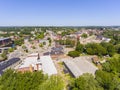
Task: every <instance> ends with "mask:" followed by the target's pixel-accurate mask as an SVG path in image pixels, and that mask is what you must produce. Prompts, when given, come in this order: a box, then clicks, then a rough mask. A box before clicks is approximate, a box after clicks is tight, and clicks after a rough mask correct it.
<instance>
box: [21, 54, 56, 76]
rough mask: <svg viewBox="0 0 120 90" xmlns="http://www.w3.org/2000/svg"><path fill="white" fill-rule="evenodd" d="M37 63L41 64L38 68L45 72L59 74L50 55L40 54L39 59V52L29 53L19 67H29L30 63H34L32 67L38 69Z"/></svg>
mask: <svg viewBox="0 0 120 90" xmlns="http://www.w3.org/2000/svg"><path fill="white" fill-rule="evenodd" d="M37 64H39V65H41V66H39V68H38V70H42V71H43V73H45V74H48V75H52V74H57V70H56V67H55V65H54V63H53V61H52V59H51V57H50V56H49V55H47V56H40V59H38V53H34V54H31V55H29V56H28V57H27V58H26V59H25V60H24V61H23V63H22V64H21V66H20V67H19V69H21V68H26V67H29V66H30V65H32V67H34V69H35V70H36V69H37V67H36V65H37Z"/></svg>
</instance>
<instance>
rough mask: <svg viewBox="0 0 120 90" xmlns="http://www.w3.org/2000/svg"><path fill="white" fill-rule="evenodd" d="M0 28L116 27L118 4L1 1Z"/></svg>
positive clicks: (119, 15)
mask: <svg viewBox="0 0 120 90" xmlns="http://www.w3.org/2000/svg"><path fill="white" fill-rule="evenodd" d="M0 2H1V3H0V11H1V13H0V18H1V20H0V27H6V26H8V27H9V26H10V27H14V26H21V27H24V26H25V27H26V26H38V27H40V26H43V27H49V26H52V27H58V26H59V27H63V26H65V27H82V26H85V27H86V26H87V27H89V26H120V12H119V8H120V6H119V4H120V1H119V0H100V1H98V0H90V1H88V0H74V1H73V0H57V1H56V0H51V1H50V0H40V1H34V0H13V1H11V0H1V1H0Z"/></svg>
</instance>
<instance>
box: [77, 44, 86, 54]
mask: <svg viewBox="0 0 120 90" xmlns="http://www.w3.org/2000/svg"><path fill="white" fill-rule="evenodd" d="M75 50H76V51H78V52H80V53H82V52H83V50H84V46H83V45H82V44H80V42H78V43H77V45H76V48H75Z"/></svg>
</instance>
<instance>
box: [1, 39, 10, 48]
mask: <svg viewBox="0 0 120 90" xmlns="http://www.w3.org/2000/svg"><path fill="white" fill-rule="evenodd" d="M10 44H12V40H11V38H0V47H4V46H8V45H10Z"/></svg>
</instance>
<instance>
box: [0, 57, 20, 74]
mask: <svg viewBox="0 0 120 90" xmlns="http://www.w3.org/2000/svg"><path fill="white" fill-rule="evenodd" d="M20 63H21V60H20V58H12V59H9V60H6V61H2V62H0V75H2V74H3V72H4V71H5V70H6V69H9V68H11V69H14V67H15V66H17V65H18V64H20Z"/></svg>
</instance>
